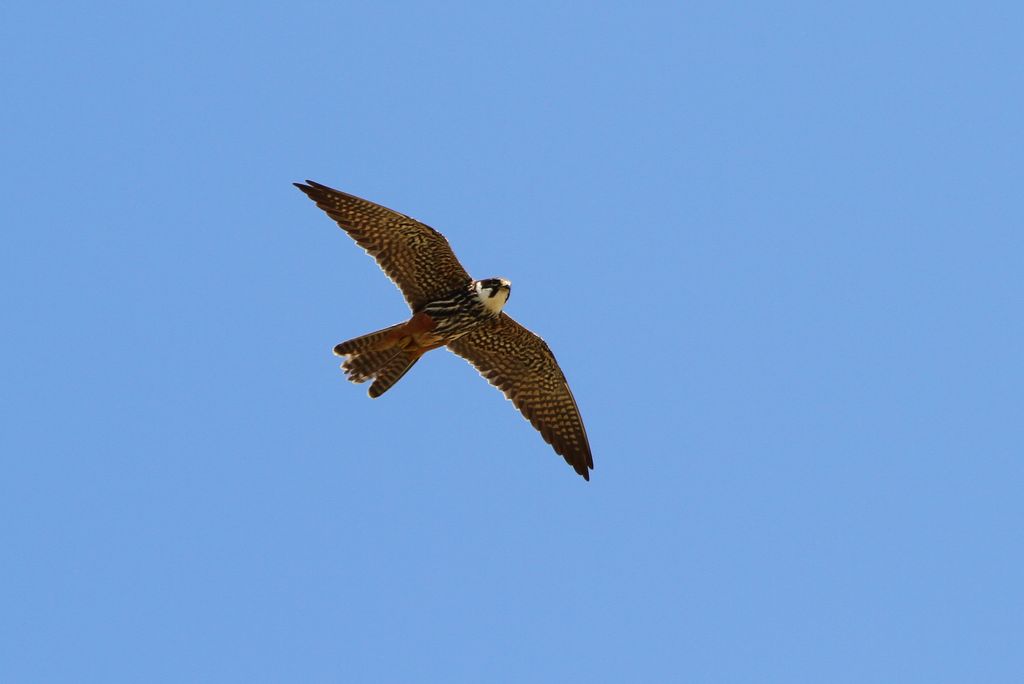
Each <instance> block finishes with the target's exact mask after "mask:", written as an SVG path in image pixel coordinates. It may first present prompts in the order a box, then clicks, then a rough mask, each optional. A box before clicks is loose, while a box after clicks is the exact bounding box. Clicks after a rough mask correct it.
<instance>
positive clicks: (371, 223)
mask: <svg viewBox="0 0 1024 684" xmlns="http://www.w3.org/2000/svg"><path fill="white" fill-rule="evenodd" d="M294 185H295V187H297V188H298V189H299V190H301V191H302V192H304V193H306V195H307V196H308V197H309V198H310V199H311V200H313V201H314V202H316V206H318V207H320V208H321V209H323V210H324V211H325V212H326V213H327V215H328V216H330V217H331V218H332V219H334V220H335V221H337V222H338V225H339V226H341V227H342V228H343V229H344V230H345V232H346V233H348V234H349V235H350V236H352V239H354V240H355V241H356V242H357V243H358V244H359V246H360V247H362V248H363V249H365V250H366V251H367V252H368V253H369V254H370V255H371V256H372V257H373V258H374V259H376V260H377V263H378V264H379V265H380V267H381V270H383V271H384V273H386V274H387V276H388V277H389V278H391V280H392V281H393V282H394V283H395V285H397V286H398V289H400V290H401V291H402V294H404V295H405V300H406V301H407V302H408V303H409V307H410V308H411V309H412V310H413V311H416V310H417V309H419V308H420V307H422V306H424V305H425V304H428V303H430V302H432V301H434V300H437V299H440V298H441V297H443V296H444V295H447V294H449V293H450V292H453V291H454V290H458V289H460V288H463V287H465V286H467V285H469V283H470V282H472V278H470V277H469V273H467V272H466V269H464V268H463V267H462V264H460V263H459V260H458V259H457V258H455V253H454V252H452V248H451V246H449V244H448V241H447V240H446V239H445V237H444V235H441V233H439V232H437V231H436V230H434V229H433V228H431V227H430V226H428V225H427V224H425V223H420V222H419V221H417V220H416V219H414V218H410V217H409V216H406V215H405V214H399V213H398V212H397V211H392V210H391V209H388V208H387V207H382V206H381V205H379V204H374V203H373V202H370V201H369V200H364V199H361V198H359V197H356V196H355V195H350V194H348V193H347V192H341V191H340V190H335V189H334V188H329V187H327V186H326V185H321V184H320V183H316V182H314V181H310V180H308V181H306V183H295V184H294Z"/></svg>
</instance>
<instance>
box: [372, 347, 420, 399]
mask: <svg viewBox="0 0 1024 684" xmlns="http://www.w3.org/2000/svg"><path fill="white" fill-rule="evenodd" d="M419 360H420V355H419V354H410V353H409V352H407V351H400V352H398V354H396V355H395V356H394V358H392V359H391V361H389V362H388V364H387V365H386V366H384V367H383V368H381V369H380V370H379V371H378V372H377V376H376V377H377V379H376V380H374V381H373V384H372V385H370V397H371V398H372V399H376V398H377V397H379V396H380V395H382V394H384V393H385V392H387V391H388V390H389V389H391V387H392V385H394V384H395V383H396V382H398V381H399V380H401V379H402V376H403V375H405V374H406V373H408V372H409V369H410V368H412V367H413V366H414V365H416V362H417V361H419Z"/></svg>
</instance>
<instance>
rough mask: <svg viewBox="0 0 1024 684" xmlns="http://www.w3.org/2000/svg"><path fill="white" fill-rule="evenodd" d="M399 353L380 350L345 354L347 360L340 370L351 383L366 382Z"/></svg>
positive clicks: (397, 351) (395, 350)
mask: <svg viewBox="0 0 1024 684" xmlns="http://www.w3.org/2000/svg"><path fill="white" fill-rule="evenodd" d="M401 353H402V352H401V351H400V350H398V349H382V350H380V351H365V352H361V353H352V354H347V356H348V358H346V359H345V362H344V363H343V364H341V369H342V370H343V371H345V374H346V375H347V376H348V379H349V380H351V381H352V382H357V383H360V382H366V381H367V380H370V379H371V378H373V377H374V376H375V375H377V373H378V372H380V370H381V369H382V368H384V367H385V366H387V365H388V363H389V362H390V361H391V359H393V358H395V357H396V356H397V355H399V354H401Z"/></svg>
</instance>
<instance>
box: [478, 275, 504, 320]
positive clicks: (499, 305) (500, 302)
mask: <svg viewBox="0 0 1024 684" xmlns="http://www.w3.org/2000/svg"><path fill="white" fill-rule="evenodd" d="M501 284H502V285H504V286H505V287H503V288H502V289H500V290H498V291H497V292H494V296H493V297H492V296H491V292H492V291H491V290H489V289H487V288H485V287H483V285H482V284H481V283H479V282H478V283H477V284H476V296H477V297H479V299H480V302H481V303H482V304H483V305H484V308H485V309H487V311H488V312H489V313H491V314H494V315H497V314H499V313H501V310H502V309H503V308H504V307H505V302H507V301H508V296H509V293H510V290H509V287H510V286H511V285H512V283H510V282H509V281H507V280H505V279H504V278H502V279H501Z"/></svg>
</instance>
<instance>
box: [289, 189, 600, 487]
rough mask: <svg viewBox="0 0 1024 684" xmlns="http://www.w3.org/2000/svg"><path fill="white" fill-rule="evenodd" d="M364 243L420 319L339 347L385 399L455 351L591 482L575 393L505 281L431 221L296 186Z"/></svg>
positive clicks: (373, 393)
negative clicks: (481, 272)
mask: <svg viewBox="0 0 1024 684" xmlns="http://www.w3.org/2000/svg"><path fill="white" fill-rule="evenodd" d="M293 185H295V187H297V188H298V189H299V190H301V191H302V192H303V193H305V194H306V196H307V197H309V199H311V200H313V202H315V203H316V206H317V207H319V208H320V209H322V210H323V211H324V212H325V213H326V214H327V215H328V216H329V217H330V218H332V219H334V220H335V221H336V222H337V223H338V225H339V226H340V227H341V228H342V229H343V230H344V231H345V232H346V233H348V235H349V236H350V237H352V239H354V240H355V241H356V244H358V245H359V246H360V247H362V248H363V249H364V250H366V252H367V253H368V254H370V256H372V257H373V258H374V259H376V261H377V264H378V265H379V266H380V268H381V270H383V271H384V273H385V275H387V276H388V278H390V279H391V281H392V282H394V283H395V285H396V286H397V287H398V289H399V290H400V291H401V292H402V294H403V295H404V296H405V300H406V303H407V304H408V305H409V308H410V309H411V311H412V315H411V317H410V318H409V319H408V320H406V321H404V322H402V323H398V324H396V325H392V326H389V327H387V328H383V329H382V330H378V331H376V332H372V333H369V334H366V335H360V336H359V337H355V338H353V339H350V340H348V341H346V342H341V343H340V344H338V345H336V346H335V347H334V353H335V355H337V356H340V357H344V359H345V360H344V362H343V363H342V364H341V369H342V370H343V371H344V372H345V374H346V376H347V378H348V379H349V380H350V381H352V382H355V383H363V382H366V381H368V380H373V382H372V383H371V385H370V389H369V395H370V397H371V398H374V399H376V398H377V397H380V396H381V395H382V394H384V393H385V392H387V391H388V390H389V389H390V388H391V387H393V386H394V385H395V383H397V382H398V381H399V380H400V379H401V378H402V377H403V376H404V375H405V374H406V373H407V372H409V369H410V368H412V367H413V366H414V365H416V362H417V361H419V359H420V357H421V356H423V355H424V354H425V353H427V352H428V351H431V350H433V349H437V348H439V347H447V348H448V349H449V350H450V351H452V352H454V353H455V354H457V355H458V356H461V357H462V358H464V359H466V360H467V361H469V363H470V364H471V365H473V366H474V367H475V368H476V370H477V371H478V372H479V373H480V375H482V376H483V377H484V378H486V379H487V381H488V382H490V383H491V384H492V385H494V386H495V387H497V388H498V389H499V390H501V391H502V392H503V393H504V394H505V396H506V398H508V399H509V400H510V401H511V402H512V403H513V404H514V405H515V407H516V408H517V409H519V411H520V412H521V413H522V414H523V416H524V417H525V418H526V419H527V420H529V421H530V423H531V424H532V425H533V427H534V428H535V429H536V430H537V431H538V432H540V434H541V436H542V437H543V438H544V441H546V442H547V443H548V444H550V445H551V446H552V448H553V449H554V450H555V453H557V454H559V455H560V456H562V458H564V459H565V461H566V463H568V464H569V465H570V466H572V468H573V469H574V470H575V471H576V472H577V473H578V474H579V475H581V476H583V479H585V480H588V481H589V480H590V471H591V470H592V469H593V468H594V458H593V455H592V454H591V451H590V442H589V440H588V439H587V431H586V428H585V427H584V426H583V419H582V417H581V416H580V411H579V408H578V406H577V404H576V399H575V398H574V397H573V394H572V391H571V390H570V389H569V384H568V382H567V381H566V379H565V374H564V373H563V372H562V369H561V367H559V365H558V362H557V361H556V360H555V355H554V354H553V353H552V352H551V349H550V348H549V347H548V345H547V343H546V342H545V341H544V340H543V339H542V338H541V337H540V336H538V335H536V334H535V333H533V332H531V331H530V330H528V329H527V328H525V327H523V326H522V325H520V324H519V323H517V322H516V321H515V320H514V319H513V318H512V317H511V316H509V315H508V314H507V313H505V312H504V308H505V304H506V302H508V298H509V295H510V294H511V286H512V284H511V282H510V281H508V280H506V279H505V278H485V279H483V280H474V279H473V278H472V277H470V275H469V273H468V272H467V271H466V269H465V268H463V266H462V264H460V263H459V260H458V259H457V258H456V256H455V253H454V252H453V251H452V248H451V246H450V245H449V244H448V240H447V239H446V238H445V237H444V235H442V234H441V233H439V232H438V231H436V230H434V229H433V228H431V227H430V226H428V225H426V224H424V223H421V222H420V221H417V220H416V219H414V218H411V217H409V216H406V215H405V214H400V213H398V212H397V211H393V210H391V209H388V208H386V207H383V206H381V205H379V204H375V203H373V202H370V201H368V200H365V199H362V198H359V197H356V196H355V195H350V194H348V193H346V192H342V191H340V190H335V189H334V188H330V187H328V186H326V185H322V184H320V183H317V182H315V181H311V180H307V181H306V182H305V183H293Z"/></svg>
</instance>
